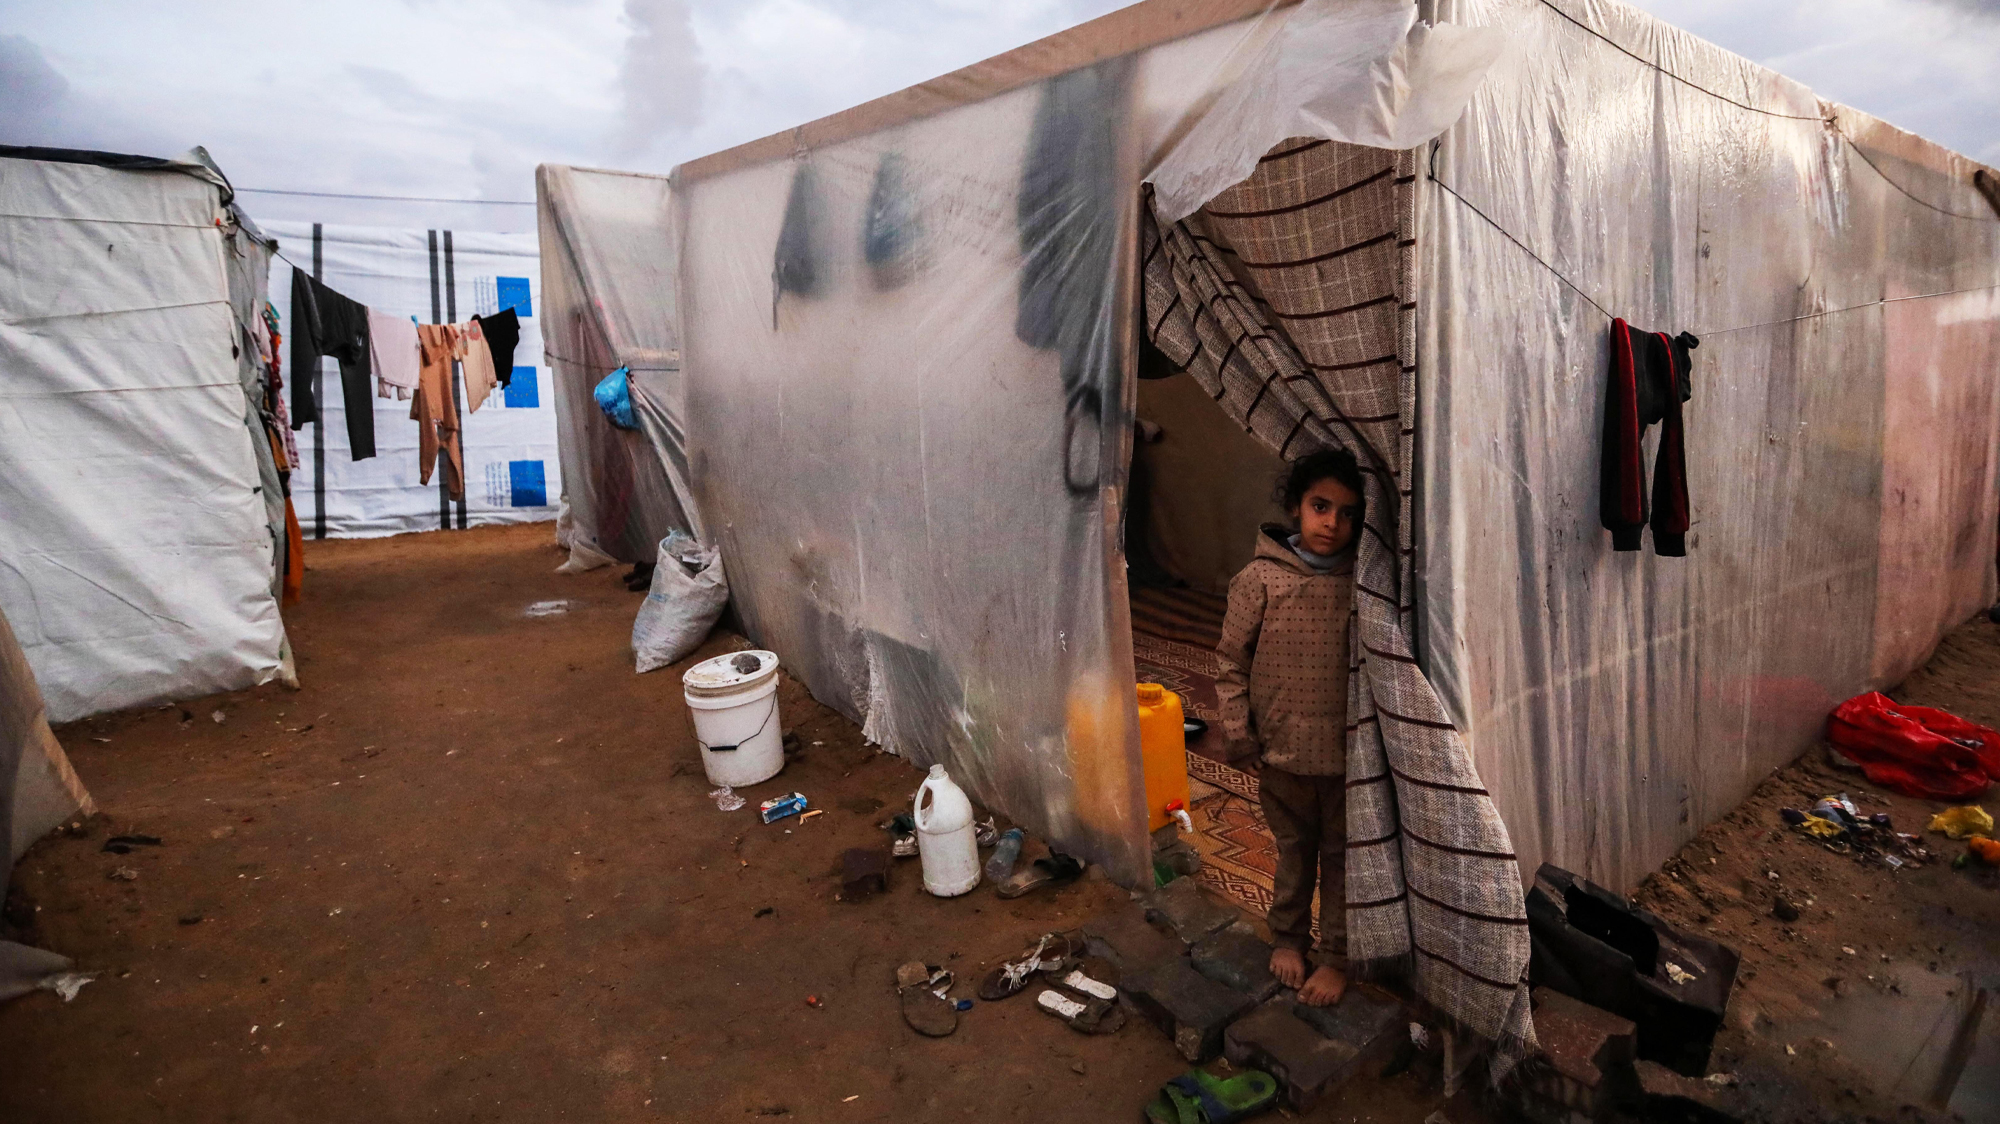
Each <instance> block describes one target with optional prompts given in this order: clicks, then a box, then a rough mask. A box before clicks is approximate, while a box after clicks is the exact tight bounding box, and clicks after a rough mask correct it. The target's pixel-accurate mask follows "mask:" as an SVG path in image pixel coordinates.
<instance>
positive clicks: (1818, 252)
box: [1418, 0, 2000, 886]
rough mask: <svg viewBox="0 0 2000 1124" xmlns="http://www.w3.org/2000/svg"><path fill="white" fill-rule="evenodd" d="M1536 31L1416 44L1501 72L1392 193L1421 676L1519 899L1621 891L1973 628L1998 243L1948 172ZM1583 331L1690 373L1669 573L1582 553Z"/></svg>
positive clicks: (1995, 432)
mask: <svg viewBox="0 0 2000 1124" xmlns="http://www.w3.org/2000/svg"><path fill="white" fill-rule="evenodd" d="M1556 2H1557V3H1559V4H1560V5H1561V7H1560V9H1558V8H1556V7H1551V6H1550V5H1549V4H1545V3H1541V2H1539V0H1496V2H1472V3H1464V4H1460V5H1459V6H1458V7H1457V9H1456V10H1455V11H1447V12H1446V13H1445V15H1446V18H1449V19H1453V20H1458V21H1463V22H1466V23H1470V24H1477V25H1491V26H1496V27H1499V28H1501V29H1503V30H1504V32H1505V33H1506V35H1507V36H1508V37H1509V39H1510V40H1512V43H1513V47H1512V49H1510V50H1509V51H1508V52H1507V54H1506V55H1505V57H1504V58H1503V59H1502V60H1501V62H1500V63H1499V64H1498V65H1497V66H1496V67H1495V68H1494V70H1493V72H1492V73H1491V74H1490V75H1489V77H1488V80H1487V82H1486V83H1485V84H1484V85H1483V86H1482V87H1481V88H1480V90H1479V92H1478V93H1477V94H1476V95H1475V96H1474V97H1473V99H1472V102H1471V105H1470V108H1469V109H1468V111H1467V113H1466V115H1465V117H1464V119H1463V120H1462V121H1461V122H1460V123H1459V125H1458V126H1457V127H1455V128H1453V129H1452V130H1450V131H1449V132H1447V133H1446V134H1444V136H1443V138H1442V140H1441V142H1440V144H1439V146H1438V149H1437V152H1436V154H1435V159H1434V161H1431V160H1430V159H1429V157H1427V158H1426V159H1427V163H1429V164H1430V166H1431V168H1432V169H1433V173H1434V174H1433V175H1432V176H1428V177H1425V178H1424V179H1421V180H1420V181H1419V189H1420V199H1421V201H1422V206H1423V214H1424V224H1423V231H1424V233H1423V234H1422V235H1421V239H1422V248H1421V254H1422V263H1423V264H1422V266H1421V267H1420V272H1421V275H1422V279H1423V282H1424V286H1423V289H1422V291H1421V292H1420V294H1419V310H1420V311H1419V315H1420V318H1421V323H1422V326H1423V334H1422V339H1421V345H1420V355H1421V356H1422V360H1421V373H1420V376H1419V377H1420V380H1421V397H1422V399H1423V401H1424V414H1425V418H1424V422H1423V432H1424V433H1425V441H1426V442H1427V444H1425V445H1424V446H1423V448H1422V454H1423V462H1422V470H1421V472H1420V474H1419V483H1418V487H1419V495H1418V500H1419V506H1420V509H1421V512H1422V520H1423V527H1424V535H1423V542H1422V547H1421V566H1420V572H1421V574H1422V575H1423V578H1424V583H1425V589H1424V597H1423V599H1422V604H1423V606H1424V608H1425V619H1424V625H1425V636H1426V640H1427V649H1426V651H1425V652H1424V656H1425V666H1426V668H1427V670H1428V671H1429V673H1430V675H1431V678H1432V682H1433V683H1434V684H1436V685H1437V686H1438V688H1439V690H1440V692H1441V693H1442V694H1443V695H1444V696H1445V697H1446V700H1447V703H1448V705H1449V706H1451V708H1452V709H1453V710H1454V711H1455V714H1456V716H1457V718H1458V721H1459V722H1460V725H1461V728H1462V729H1463V730H1464V731H1465V733H1466V735H1467V737H1468V738H1469V739H1470V741H1471V743H1472V746H1473V748H1474V751H1475V754H1476V756H1477V759H1478V763H1479V769H1480V773H1481V775H1482V776H1483V777H1484V778H1485V780H1486V782H1487V783H1488V784H1489V785H1490V786H1491V788H1492V790H1493V793H1494V796H1495V798H1496V799H1497V800H1498V802H1499V806H1500V808H1501V811H1502V813H1503V815H1504V817H1505V819H1506V821H1507V823H1508V826H1509V828H1510V830H1511V832H1512V835H1513V839H1514V842H1515V845H1516V849H1517V852H1518V854H1519V857H1520V860H1521V863H1522V866H1523V869H1524V870H1529V871H1531V870H1533V869H1534V868H1535V866H1536V864H1537V863H1539V862H1541V861H1544V860H1546V861H1550V862H1555V863H1557V864H1559V865H1562V866H1564V867H1567V868H1569V869H1572V870H1576V871H1578V872H1581V873H1583V874H1585V875H1587V876H1588V877H1590V878H1592V879H1594V880H1596V881H1599V882H1603V883H1606V884H1609V885H1613V886H1628V885H1631V884H1632V883H1634V882H1635V881H1636V880H1637V879H1639V878H1640V877H1642V876H1643V875H1644V874H1645V873H1646V872H1647V871H1649V870H1651V869H1652V868H1653V867H1654V866H1655V865H1657V864H1658V863H1659V862H1660V861H1661V860H1662V859H1663V858H1665V857H1666V856H1667V855H1669V854H1671V853H1672V851H1673V850H1674V849H1675V848H1677V847H1678V846H1680V844H1681V843H1683V842H1684V841H1686V840H1687V839H1688V838H1689V837H1691V836H1692V835H1693V834H1694V833H1695V832H1696V831H1698V830H1699V829H1700V828H1701V827H1702V826H1703V825H1705V824H1707V823H1709V822H1711V821H1712V820H1714V819H1716V818H1717V817H1719V816H1721V815H1722V814H1723V813H1725V812H1727V811H1728V810H1729V809H1730V808H1731V807H1733V806H1734V805H1735V804H1736V803H1737V802H1738V801H1739V800H1741V799H1742V798H1743V797H1744V796H1745V795H1746V794H1747V793H1748V792H1749V790H1750V789H1751V788H1752V787H1754V786H1755V785H1756V784H1757V783H1758V782H1759V781H1760V780H1762V779H1763V778H1764V776H1766V775H1767V774H1768V772H1769V771H1770V770H1771V769H1772V768H1774V767H1776V766H1778V765H1781V764H1783V763H1784V762H1786V761H1788V760H1790V759H1791V758H1792V757H1794V756H1796V755H1797V754H1798V753H1799V752H1800V751H1801V750H1804V749H1806V748H1809V747H1810V746H1811V745H1812V744H1813V743H1814V742H1815V741H1816V740H1817V738H1818V737H1819V734H1820V730H1821V728H1822V726H1823V723H1824V721H1825V718H1826V715H1827V712H1828V711H1829V710H1830V709H1831V708H1832V706H1833V705H1834V704H1835V703H1837V702H1838V701H1840V700H1841V699H1843V698H1845V697H1847V696H1849V695H1851V694H1854V693H1856V692H1858V691H1861V690H1863V689H1865V688H1868V687H1874V686H1879V685H1883V684H1888V683H1894V682H1896V681H1897V680H1898V679H1900V678H1901V677H1902V676H1903V675H1904V674H1906V673H1907V672H1908V671H1910V670H1911V669H1912V668H1913V667H1915V666H1916V665H1917V664H1919V663H1920V662H1921V661H1922V660H1923V659H1925V658H1926V657H1927V655H1928V653H1929V651H1930V649H1931V647H1932V645H1934V644H1935V642H1936V640H1937V638H1938V637H1939V636H1940V635H1941V634H1942V632H1943V631H1944V630H1945V629H1947V628H1949V627H1951V626H1952V625H1954V624H1956V623H1958V622H1959V621H1962V620H1964V619H1965V618H1966V617H1967V616H1969V615H1971V614H1972V613H1973V612H1974V611H1976V610H1977V609H1979V608H1981V607H1982V606H1985V605H1987V604H1989V603H1990V602H1991V601H1992V600H1993V595H1994V531H1995V522H1996V508H1995V495H1996V492H1995V475H1994V450H1995V443H1996V438H2000V383H1996V379H2000V300H1996V293H2000V290H1996V289H1995V288H1994V286H1996V284H2000V221H1996V216H1995V215H1994V213H1993V212H1992V210H1991V209H1989V208H1988V207H1987V206H1986V205H1985V204H1984V203H1983V202H1982V200H1981V199H1980V197H1979V196H1978V194H1977V193H1976V192H1975V191H1974V190H1973V188H1972V186H1971V173H1972V170H1973V168H1974V167H1975V165H1973V164H1971V163H1970V162H1969V161H1966V160H1964V159H1962V158H1960V157H1958V156H1955V155H1953V154H1951V153H1949V152H1947V151H1945V150H1943V149H1940V148H1938V147H1937V146H1935V145H1932V144H1929V143H1928V142H1925V141H1923V140H1921V139H1919V138H1916V137H1912V136H1910V135H1908V134H1905V133H1901V132H1899V131H1897V130H1895V129H1893V128H1891V127H1889V126H1887V125H1884V124H1882V123H1881V122H1878V121H1874V120H1872V119H1870V118H1868V117H1866V116H1864V115H1861V114H1858V113H1855V112H1853V111H1851V110H1846V109H1842V108H1840V107H1837V106H1833V105H1830V104H1828V103H1824V102H1821V101H1819V100H1818V99H1816V98H1815V97H1814V96H1813V95H1812V94H1811V92H1809V91H1808V90H1806V89H1804V88H1803V87H1801V86H1799V85H1797V84H1795V83H1792V82H1790V81H1788V80H1786V79H1784V78H1782V77H1779V76H1777V75H1775V74H1772V73H1770V72H1768V71H1765V70H1762V69H1760V68H1758V67H1756V66H1754V65H1753V64H1751V63H1749V62H1747V61H1745V60H1743V59H1740V58H1737V57H1735V56H1733V55H1730V54H1728V53H1726V52H1724V51H1722V50H1720V49H1719V48H1716V47H1713V46H1711V45H1709V44H1706V43H1703V42H1701V41H1699V40H1696V39H1694V38H1693V37H1691V36H1689V35H1686V34H1684V33H1682V32H1680V31H1677V30H1674V29H1673V28H1670V27H1667V26H1665V25H1663V24H1661V23H1660V22H1658V21H1656V20H1654V19H1652V18H1650V17H1648V16H1645V15H1643V14H1641V13H1638V12H1636V11H1634V10H1632V9H1630V8H1626V7H1623V6H1620V5H1617V4H1596V3H1593V4H1582V3H1570V2H1567V0H1556ZM1614 44H1615V45H1614ZM1621 48H1622V49H1621ZM1635 56H1636V57H1635ZM1642 60H1643V61H1642ZM1704 90H1706V91H1712V92H1704ZM1739 103H1740V104H1739ZM1822 119H1824V121H1823V120H1822ZM1871 164H1872V165H1873V166H1871ZM1878 169H1879V170H1878ZM1946 212H1950V213H1946ZM1538 258H1539V260H1537V259H1538ZM1559 277H1560V278H1562V279H1559ZM1564 279H1566V280H1564ZM1612 316H1620V317H1623V318H1625V319H1627V320H1629V321H1631V322H1632V323H1633V324H1634V325H1635V326H1636V327H1639V328H1641V329H1644V330H1649V331H1653V330H1657V331H1664V332H1669V333H1672V332H1679V331H1682V330H1687V331H1692V332H1693V333H1694V334H1695V335H1697V336H1698V337H1700V339H1701V346H1700V347H1699V349H1697V350H1696V351H1695V353H1694V374H1693V391H1694V394H1693V399H1692V400H1691V401H1690V402H1689V403H1688V404H1687V407H1686V416H1687V432H1688V437H1687V463H1688V472H1689V491H1690V495H1691V497H1692V502H1693V521H1694V527H1693V530H1692V533H1691V534H1690V535H1689V538H1688V545H1689V549H1688V556H1687V557H1686V558H1663V557H1658V556H1656V555H1654V554H1653V553H1652V551H1651V546H1650V540H1649V545H1648V547H1647V549H1646V550H1645V551H1644V552H1643V553H1638V554H1631V553H1614V552H1613V551H1612V550H1611V548H1610V546H1611V544H1610V535H1609V533H1608V532H1606V531H1604V530H1603V529H1601V528H1600V527H1599V526H1598V524H1597V498H1598V475H1597V474H1598V464H1599V449H1598V442H1599V434H1600V425H1601V418H1602V412H1601V411H1602V410H1603V393H1604V391H1603V387H1604V384H1605V379H1606V368H1607V365H1608V362H1609V358H1608V354H1607V349H1608V342H1607V341H1608V328H1609V324H1610V318H1611V317H1612ZM1656 440H1657V429H1656V430H1655V431H1654V435H1653V436H1651V437H1649V438H1648V441H1647V451H1646V455H1645V463H1646V465H1647V471H1648V473H1649V475H1650V473H1651V471H1652V466H1653V443H1654V442H1655V441H1656Z"/></svg>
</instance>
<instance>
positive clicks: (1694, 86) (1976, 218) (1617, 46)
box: [1541, 0, 2000, 222]
mask: <svg viewBox="0 0 2000 1124" xmlns="http://www.w3.org/2000/svg"><path fill="white" fill-rule="evenodd" d="M1541 3H1542V6H1543V7H1546V8H1547V9H1548V10H1550V11H1552V12H1554V13H1555V14H1557V15H1559V16H1561V17H1562V18H1564V19H1566V20H1568V21H1569V22H1570V23H1573V24H1575V25H1576V26H1577V27H1578V28H1580V29H1582V30H1583V31H1584V33H1585V34H1588V35H1590V36H1592V37H1593V38H1596V39H1601V40H1603V41H1604V42H1605V43H1608V44H1610V45H1611V47H1612V48H1613V49H1614V50H1616V51H1617V52H1618V53H1619V54H1622V55H1624V56H1626V57H1627V58H1630V59H1632V60H1633V61H1634V62H1637V63H1640V64H1641V65H1644V66H1648V67H1651V68H1652V69H1653V70H1655V71H1657V72H1659V73H1660V74H1662V75H1664V76H1665V77H1668V78H1671V79H1673V80H1674V81H1676V82H1679V83H1680V84H1681V85H1683V86H1686V87H1687V88H1688V89H1690V90H1694V91H1695V92H1697V93H1701V94H1706V95H1708V96H1709V97H1711V98H1714V99H1715V100H1717V101H1721V102H1727V103H1728V104H1730V105H1733V106H1735V107H1736V108H1738V109H1743V110H1748V111H1749V112H1751V113H1758V114H1762V115H1764V116H1765V117H1776V118H1779V119H1781V120H1785V121H1817V122H1819V123H1820V124H1821V125H1823V126H1825V127H1826V128H1828V129H1830V130H1832V132H1833V135H1835V136H1837V137H1839V138H1840V139H1841V142H1842V143H1843V144H1845V145H1847V147H1849V148H1851V149H1853V150H1854V154H1855V155H1856V156H1859V157H1861V161H1862V163H1864V164H1867V165H1868V166H1869V167H1870V168H1872V169H1874V172H1875V174H1876V175H1878V176H1881V177H1882V182H1884V183H1886V184H1888V185H1889V186H1890V187H1893V188H1895V189H1896V190H1897V191H1898V192H1901V193H1902V194H1903V195H1904V196H1906V197H1907V198H1908V199H1909V200H1910V201H1911V202H1913V203H1916V204H1917V205H1918V206H1922V207H1928V208H1930V209H1931V210H1933V211H1936V212H1937V213H1938V214H1941V215H1949V216H1950V217H1952V218H1955V219H1965V220H1967V221H1969V222H1985V221H1990V219H1992V218H1994V217H2000V216H1988V215H1966V214H1960V213H1959V212H1957V211H1952V210H1947V209H1946V208H1944V207H1940V206H1938V205H1937V204H1935V203H1932V202H1930V201H1929V200H1926V199H1919V198H1918V197H1917V196H1916V195H1914V194H1912V193H1911V192H1910V190H1909V189H1908V188H1906V187H1904V186H1903V185H1902V184H1900V183H1897V182H1896V181H1895V180H1894V179H1891V178H1890V176H1889V173H1887V172H1885V171H1883V170H1882V167H1881V165H1879V164H1877V163H1875V161H1874V160H1873V159H1871V158H1870V157H1869V155H1868V153H1867V151H1866V150H1865V149H1863V148H1862V147H1861V146H1860V145H1858V144H1855V143H1854V140H1853V138H1851V137H1849V136H1848V135H1847V134H1846V133H1844V132H1842V131H1841V129H1840V123H1839V122H1838V121H1836V120H1835V119H1834V118H1833V117H1832V115H1830V114H1822V115H1815V116H1804V115H1802V114H1797V113H1779V112H1777V111H1776V110H1770V109H1760V108H1758V107H1757V106H1754V105H1751V104H1749V103H1748V102H1742V101H1738V100H1736V99H1735V98H1732V97H1730V96H1729V95H1728V94H1724V93H1719V92H1717V91H1715V90H1711V89H1709V88H1708V87H1706V86H1704V85H1702V84H1700V83H1699V82H1695V81H1693V80H1692V79H1688V78H1683V77H1681V76H1680V75H1678V74H1675V73H1674V72H1673V71H1671V70H1668V69H1667V68H1666V67H1664V66H1661V65H1660V64H1659V63H1657V62H1654V61H1653V60H1652V59H1649V58H1646V57H1645V56H1643V55H1640V54H1638V53H1637V52H1634V51H1632V50H1631V49H1630V48H1628V47H1626V46H1625V45H1624V44H1623V43H1620V42H1618V41H1617V40H1616V39H1613V38H1611V37H1610V36H1609V35H1606V34H1604V33H1603V32H1601V31H1599V30H1597V29H1596V28H1594V27H1591V26H1590V25H1589V24H1586V23H1584V22H1583V21H1582V20H1579V19H1577V18H1576V17H1575V16H1572V15H1570V14H1569V13H1568V12H1565V11H1563V10H1562V9H1561V8H1559V7H1557V6H1556V5H1555V3H1554V0H1541Z"/></svg>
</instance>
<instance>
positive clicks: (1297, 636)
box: [1215, 524, 1354, 777]
mask: <svg viewBox="0 0 2000 1124" xmlns="http://www.w3.org/2000/svg"><path fill="white" fill-rule="evenodd" d="M1291 534H1292V532H1291V531H1289V530H1287V529H1286V528H1284V527H1280V526H1277V525H1275V524H1273V525H1267V526H1265V527H1264V528H1263V530H1262V531H1261V532H1260V533H1259V534H1258V535H1257V553H1256V556H1255V557H1253V558H1252V559H1251V560H1250V564H1249V565H1248V566H1245V567H1243V569H1242V571H1241V572H1239V573H1238V574H1237V575H1236V576H1235V577H1234V578H1232V579H1231V580H1230V582H1229V614H1228V616H1227V617H1226V618H1224V620H1223V623H1222V642H1221V643H1220V644H1218V645H1216V651H1217V652H1218V653H1219V654H1220V655H1221V656H1222V674H1221V675H1219V676H1218V677H1217V679H1216V684H1215V693H1216V697H1217V699H1218V701H1219V702H1220V703H1221V706H1222V731H1223V735H1224V737H1226V738H1227V739H1228V745H1229V753H1230V755H1231V756H1232V757H1235V758H1238V759H1241V758H1244V757H1250V756H1252V755H1255V756H1256V757H1258V758H1259V759H1260V760H1261V761H1262V763H1263V764H1265V765H1269V766H1271V767H1273V768H1277V769H1283V770H1284V771H1285V772H1288V773H1297V774H1299V775H1301V776H1308V777H1335V776H1340V775H1342V774H1343V773H1345V772H1347V618H1348V615H1349V613H1350V612H1351V611H1352V610H1353V606H1354V562H1353V559H1354V551H1353V548H1352V547H1350V548H1349V549H1348V550H1347V551H1346V552H1344V553H1342V554H1340V555H1338V556H1336V559H1335V563H1334V566H1333V568H1332V569H1330V570H1324V571H1322V570H1317V569H1314V568H1313V567H1312V566H1311V565H1310V564H1308V563H1307V562H1306V560H1305V559H1303V558H1301V557H1299V555H1298V554H1297V553H1296V552H1294V551H1293V549H1292V547H1291V545H1290V544H1289V542H1288V541H1287V540H1288V539H1289V537H1290V536H1291Z"/></svg>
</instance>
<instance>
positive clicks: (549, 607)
mask: <svg viewBox="0 0 2000 1124" xmlns="http://www.w3.org/2000/svg"><path fill="white" fill-rule="evenodd" d="M567 612H569V602H568V601H537V602H534V603H533V604H531V605H529V606H528V607H527V608H525V609H523V610H521V615H522V616H524V617H553V616H556V615H557V614H560V613H567ZM218 721H220V719H218Z"/></svg>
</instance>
